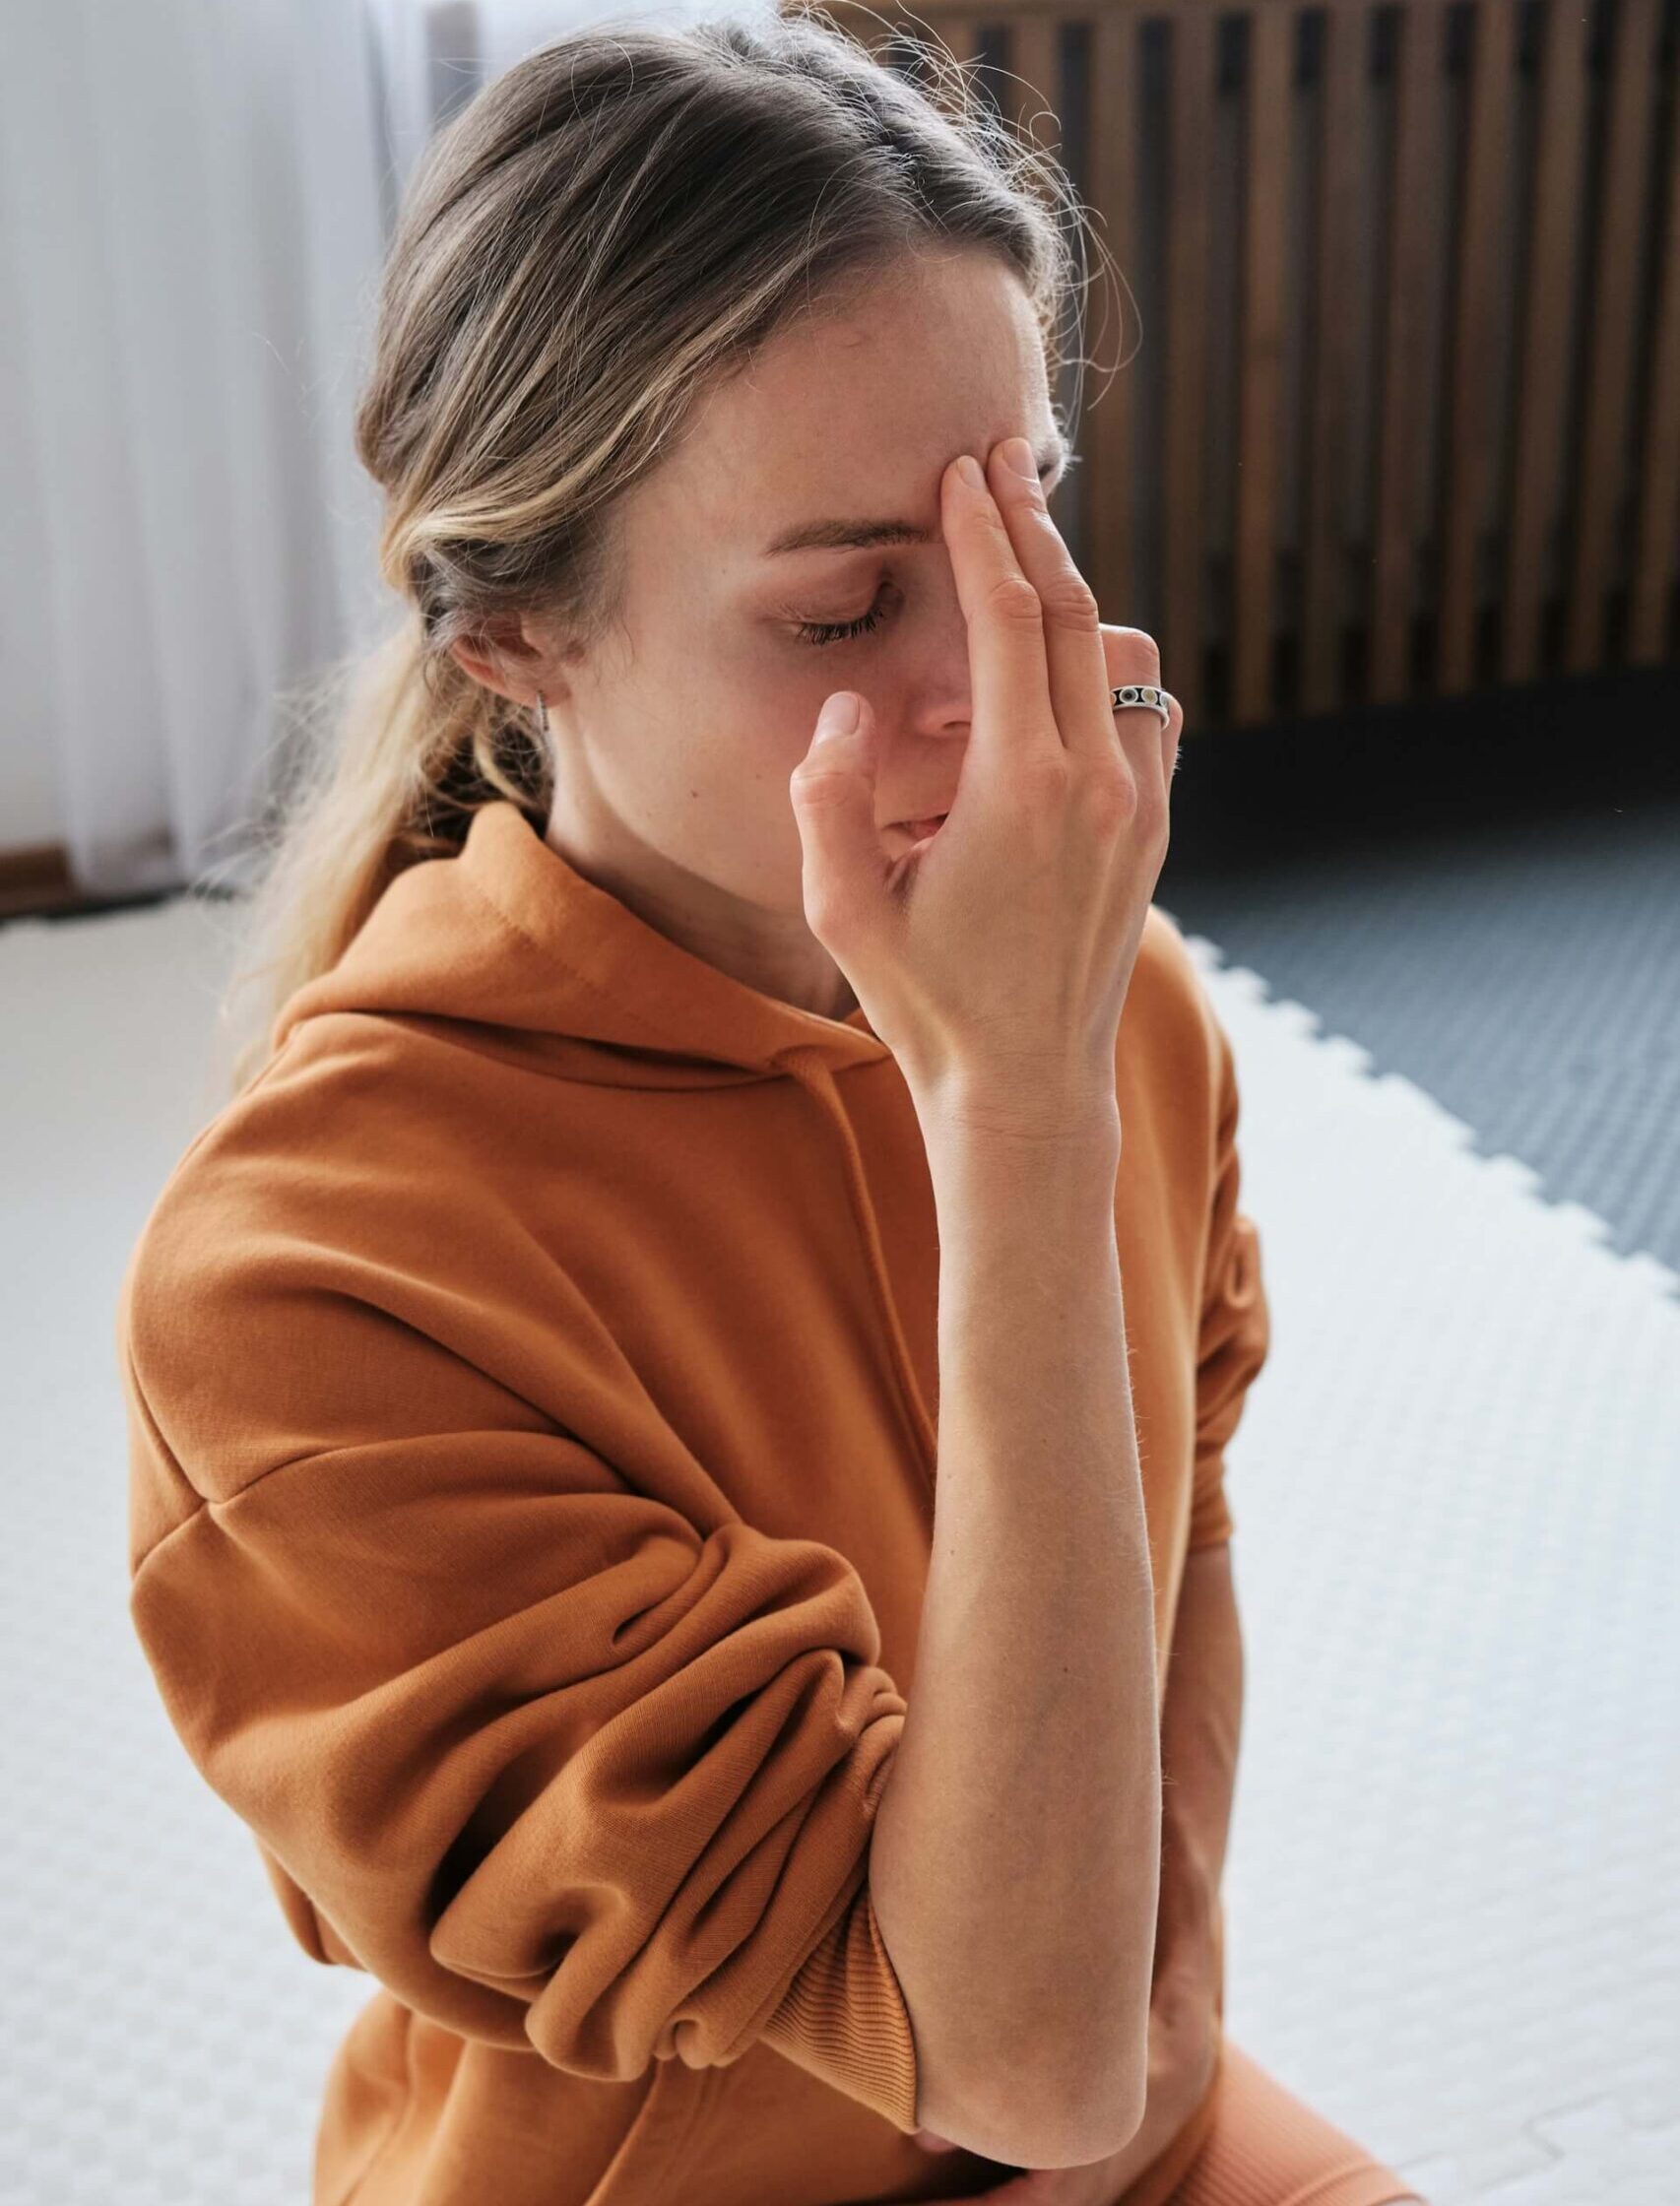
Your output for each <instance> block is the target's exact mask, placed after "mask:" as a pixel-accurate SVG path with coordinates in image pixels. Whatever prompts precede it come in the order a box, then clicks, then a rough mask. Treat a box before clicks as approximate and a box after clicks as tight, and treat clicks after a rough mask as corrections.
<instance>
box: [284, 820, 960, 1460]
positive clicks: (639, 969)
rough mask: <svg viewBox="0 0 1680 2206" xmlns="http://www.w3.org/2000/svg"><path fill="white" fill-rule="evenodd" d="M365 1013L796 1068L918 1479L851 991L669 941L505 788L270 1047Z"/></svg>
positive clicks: (924, 1423)
mask: <svg viewBox="0 0 1680 2206" xmlns="http://www.w3.org/2000/svg"><path fill="white" fill-rule="evenodd" d="M345 1011H351V1012H374V1013H378V1014H379V1015H381V1016H383V1017H386V1018H397V1019H405V1020H410V1021H413V1022H416V1023H417V1024H420V1023H424V1022H428V1021H439V1020H442V1021H447V1022H448V1023H449V1025H450V1027H451V1029H452V1030H453V1031H454V1032H455V1034H456V1035H457V1036H458V1037H460V1036H465V1037H467V1038H469V1039H471V1038H473V1037H475V1036H476V1038H477V1040H478V1043H479V1045H480V1046H482V1047H485V1048H487V1049H492V1050H495V1051H499V1052H500V1053H502V1054H504V1055H513V1056H517V1057H519V1058H522V1059H524V1060H525V1061H527V1062H529V1063H531V1064H533V1065H541V1066H542V1067H544V1068H545V1069H547V1070H549V1071H551V1072H553V1073H554V1074H556V1075H558V1076H560V1077H562V1078H565V1079H568V1080H582V1081H585V1082H587V1083H589V1084H590V1085H592V1086H607V1087H627V1088H643V1089H656V1088H702V1087H718V1086H738V1085H740V1084H742V1083H743V1082H748V1081H754V1080H773V1079H791V1080H796V1081H798V1083H799V1084H800V1086H801V1087H803V1088H804V1090H805V1091H806V1093H807V1094H808V1096H809V1097H810V1100H811V1104H812V1107H813V1108H814V1109H815V1110H817V1111H819V1112H821V1113H822V1115H823V1118H824V1120H825V1121H826V1123H827V1124H828V1126H829V1127H830V1129H831V1130H832V1133H833V1136H834V1140H835V1143H836V1145H837V1147H838V1149H839V1151H840V1155H841V1159H842V1162H843V1164H844V1166H845V1175H846V1187H847V1192H848V1196H849V1199H850V1201H851V1205H852V1212H853V1216H854V1218H855V1220H856V1223H857V1229H858V1234H859V1237H860V1240H861V1242H862V1245H863V1250H864V1255H865V1258H866V1261H867V1264H868V1267H869V1277H870V1282H871V1286H872V1290H873V1293H874V1297H875V1302H876V1306H877V1308H878V1310H879V1313H880V1319H881V1324H882V1326H883V1328H884V1330H885V1332H886V1337H887V1340H888V1342H889V1345H890V1348H891V1352H892V1358H893V1364H894V1369H895V1371H896V1374H897V1379H898V1384H899V1386H900V1388H901V1390H902V1392H903V1396H904V1402H905V1407H906V1410H907V1413H908V1415H909V1417H910V1419H911V1421H912V1424H913V1426H914V1428H915V1430H916V1432H917V1435H918V1438H919V1441H920V1444H921V1449H922V1453H923V1456H924V1459H925V1461H926V1465H927V1471H928V1476H929V1479H930V1482H931V1481H932V1478H933V1475H934V1465H935V1459H936V1455H937V1428H936V1424H935V1420H934V1417H933V1415H932V1414H931V1412H930V1410H929V1407H928V1403H927V1400H926V1399H925V1397H924V1395H923V1392H922V1389H921V1387H920V1385H919V1383H918V1380H917V1377H916V1371H915V1365H914V1361H913V1359H912V1356H911V1352H910V1348H909V1344H908V1342H907V1340H906V1337H905V1331H904V1326H903V1323H902V1321H901V1319H900V1315H899V1311H898V1308H897V1305H896V1303H895V1301H894V1298H893V1293H892V1287H891V1282H890V1279H889V1276H888V1270H887V1265H886V1259H885V1254H884V1251H883V1248H882V1242H881V1233H880V1225H879V1220H878V1218H877V1216H876V1212H875V1208H874V1204H873V1201H872V1198H871V1193H870V1186H869V1180H868V1177H867V1175H866V1172H865V1168H864V1160H863V1156H862V1153H861V1151H860V1147H859V1141H858V1136H857V1133H856V1131H855V1129H854V1127H853V1124H852V1121H851V1119H850V1117H849V1116H848V1115H847V1111H846V1107H845V1105H844V1103H843V1102H842V1100H841V1097H840V1091H839V1087H838V1084H837V1083H838V1077H839V1075H841V1074H843V1073H845V1072H847V1071H850V1070H851V1069H852V1068H854V1067H857V1066H866V1065H877V1064H880V1063H881V1062H883V1061H886V1062H891V1061H892V1052H891V1050H890V1049H889V1047H888V1046H887V1044H886V1043H885V1042H883V1041H882V1040H881V1039H880V1037H879V1036H878V1035H877V1034H876V1033H875V1032H874V1030H873V1028H872V1026H871V1025H870V1021H869V1015H868V1013H867V1012H866V1011H865V1010H864V1008H863V1006H861V1005H860V1006H858V1007H857V1008H856V1009H855V1010H853V1011H851V1012H850V1013H849V1014H848V1015H847V1016H846V1017H845V1018H844V1019H831V1018H825V1017H823V1016H822V1014H821V1013H820V1012H816V1011H808V1010H805V1009H802V1008H801V1007H800V1006H798V1005H794V1004H787V1003H784V1002H782V1001H781V1000H780V999H778V998H776V997H772V996H767V995H765V994H764V993H763V992H762V991H761V990H758V989H755V988H752V987H750V986H748V985H747V984H746V983H745V982H744V981H740V980H737V979H736V978H734V976H733V975H731V974H729V973H726V972H724V971H722V970H721V969H720V968H719V967H717V966H715V965H712V964H710V963H708V962H707V961H706V960H705V959H704V958H701V957H697V956H695V955H694V954H693V953H692V952H690V951H689V950H686V949H684V948H683V947H682V946H681V944H680V943H678V942H676V941H672V939H671V938H670V937H669V936H667V935H664V934H662V933H661V932H660V931H659V929H658V928H656V927H652V926H650V925H649V924H648V923H647V922H646V921H645V920H643V919H642V918H641V917H640V916H639V915H638V914H637V913H636V912H634V911H633V910H632V909H631V908H630V906H629V905H627V904H626V903H624V902H623V901H622V900H621V899H620V898H618V897H617V896H614V895H612V894H611V893H609V892H608V891H607V890H605V889H603V888H601V887H600V886H598V885H597V884H596V883H595V882H594V881H592V880H590V879H588V878H587V877H586V876H584V875H582V874H580V873H579V872H578V871H577V869H576V868H575V867H574V866H572V865H571V864H570V863H569V861H568V860H567V859H565V858H564V857H563V856H562V855H561V853H560V852H559V851H557V850H556V849H555V848H554V847H553V845H552V844H550V843H549V842H547V841H545V840H544V838H543V836H542V835H541V834H540V833H539V832H538V830H537V828H536V827H535V826H534V825H533V823H532V822H531V820H530V819H529V818H528V817H527V815H526V813H525V812H524V811H522V810H521V809H520V808H519V806H517V805H515V804H513V803H512V802H511V801H509V800H506V799H503V800H500V801H498V802H496V803H493V804H489V805H486V806H485V807H484V808H483V809H482V810H480V811H478V812H476V813H475V814H474V817H473V819H472V821H471V822H470V824H469V827H468V831H467V835H466V838H465V840H464V843H463V846H462V848H461V851H460V853H459V855H458V856H456V857H451V858H441V859H428V860H422V861H421V862H420V863H419V864H417V865H414V866H411V867H409V868H407V869H406V870H405V871H404V872H403V873H401V874H399V875H397V876H396V877H395V878H394V879H393V880H392V881H391V883H390V884H389V886H388V887H387V888H386V889H385V891H384V893H383V895H382V896H381V897H380V899H379V901H378V902H377V904H376V905H375V906H374V908H373V910H372V911H371V912H370V913H369V914H368V917H367V919H366V921H365V922H364V923H363V925H362V927H361V928H360V930H359V932H358V933H357V934H356V936H355V939H354V940H353V941H351V943H350V944H349V946H348V947H347V948H346V950H345V952H344V954H343V955H342V956H341V957H340V959H339V960H338V962H337V964H336V965H334V966H333V967H332V969H331V970H330V971H328V972H326V973H323V974H321V975H320V976H319V977H318V978H317V979H315V980H313V981H311V982H309V983H307V984H306V985H305V986H304V987H302V988H300V989H298V990H296V991H295V992H294V993H293V994H292V995H291V997H290V998H289V999H288V1001H287V1003H286V1004H285V1006H283V1007H282V1010H281V1012H280V1015H279V1017H278V1018H277V1019H276V1021H275V1025H274V1029H273V1042H274V1047H275V1049H276V1050H277V1051H278V1050H279V1049H280V1048H281V1047H282V1046H283V1045H284V1044H285V1043H286V1041H287V1040H288V1039H289V1038H290V1037H291V1034H292V1033H293V1031H294V1030H295V1029H296V1028H297V1027H298V1026H299V1025H301V1024H302V1022H303V1021H304V1020H306V1019H311V1018H320V1017H323V1016H326V1015H329V1014H331V1013H334V1012H345Z"/></svg>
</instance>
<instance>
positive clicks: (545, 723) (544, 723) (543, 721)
mask: <svg viewBox="0 0 1680 2206" xmlns="http://www.w3.org/2000/svg"><path fill="white" fill-rule="evenodd" d="M537 713H538V725H539V726H540V727H541V728H542V731H543V733H544V735H547V734H548V733H549V704H548V699H547V698H546V697H545V696H544V694H543V692H542V690H541V689H539V690H538V692H537Z"/></svg>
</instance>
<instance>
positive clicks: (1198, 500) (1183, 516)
mask: <svg viewBox="0 0 1680 2206" xmlns="http://www.w3.org/2000/svg"><path fill="white" fill-rule="evenodd" d="M1171 22H1172V62H1171V69H1172V88H1171V93H1170V96H1169V109H1170V117H1171V119H1170V123H1169V140H1170V143H1169V148H1168V155H1167V190H1166V223H1167V361H1166V367H1167V377H1166V383H1167V388H1166V407H1165V412H1166V432H1165V445H1166V454H1165V467H1164V470H1163V475H1164V482H1163V491H1164V498H1165V515H1164V520H1163V528H1162V534H1163V538H1164V551H1163V558H1162V565H1163V569H1164V574H1163V599H1164V606H1165V610H1164V615H1163V618H1162V622H1161V631H1162V632H1161V634H1160V636H1159V637H1158V638H1157V641H1158V642H1159V644H1160V647H1161V679H1162V681H1164V682H1165V683H1166V685H1167V687H1168V688H1169V689H1170V690H1172V692H1173V694H1174V695H1175V696H1176V697H1177V698H1178V699H1179V701H1180V703H1181V704H1182V705H1183V707H1184V713H1185V719H1186V722H1187V723H1188V722H1189V721H1191V720H1192V719H1194V718H1195V716H1196V715H1197V714H1198V713H1199V711H1200V709H1201V700H1202V692H1203V683H1202V679H1201V644H1202V637H1201V588H1202V566H1203V560H1204V557H1205V551H1206V529H1205V525H1204V520H1203V503H1204V496H1205V487H1204V481H1203V470H1202V459H1203V452H1204V449H1205V446H1206V441H1207V422H1206V391H1207V305H1208V296H1207V292H1208V252H1209V242H1210V230H1211V222H1212V198H1211V186H1210V182H1209V177H1208V160H1207V149H1208V147H1209V145H1210V144H1211V143H1212V139H1213V27H1214V18H1213V12H1212V8H1211V7H1210V6H1204V5H1202V4H1201V0H1181V4H1180V5H1179V6H1178V7H1177V8H1176V9H1175V11H1174V13H1173V16H1172V18H1171Z"/></svg>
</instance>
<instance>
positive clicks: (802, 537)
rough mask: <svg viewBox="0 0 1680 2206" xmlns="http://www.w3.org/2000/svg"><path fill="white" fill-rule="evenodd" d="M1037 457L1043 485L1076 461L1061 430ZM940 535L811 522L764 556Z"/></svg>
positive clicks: (774, 541)
mask: <svg viewBox="0 0 1680 2206" xmlns="http://www.w3.org/2000/svg"><path fill="white" fill-rule="evenodd" d="M1033 456H1034V458H1035V459H1036V460H1037V461H1038V474H1039V481H1040V482H1041V483H1042V482H1043V480H1044V478H1045V477H1046V476H1047V475H1049V474H1050V473H1051V472H1052V470H1053V469H1055V468H1058V467H1063V466H1066V463H1067V461H1068V460H1069V459H1070V458H1071V457H1072V450H1071V447H1070V446H1069V444H1068V442H1067V439H1066V437H1065V436H1064V435H1063V433H1062V431H1061V430H1060V429H1057V430H1056V431H1055V433H1054V435H1053V437H1052V439H1051V442H1050V443H1049V444H1048V445H1041V446H1040V447H1039V449H1038V450H1037V452H1035V454H1034V455H1033ZM936 533H937V532H935V531H934V530H931V529H919V528H917V526H916V524H915V523H914V522H913V521H807V522H805V523H803V524H802V525H801V526H800V527H798V528H793V529H784V530H783V532H782V534H781V535H780V536H776V537H772V538H771V539H770V542H769V543H768V544H767V545H765V547H764V552H763V555H764V557H765V558H767V559H768V558H774V557H776V556H777V555H778V554H779V553H781V552H783V551H868V550H871V549H872V548H873V547H875V546H878V545H883V544H932V543H933V542H934V540H935V535H936Z"/></svg>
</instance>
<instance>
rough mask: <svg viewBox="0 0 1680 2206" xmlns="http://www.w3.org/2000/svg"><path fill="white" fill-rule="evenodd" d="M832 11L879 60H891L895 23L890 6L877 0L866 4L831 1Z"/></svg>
mask: <svg viewBox="0 0 1680 2206" xmlns="http://www.w3.org/2000/svg"><path fill="white" fill-rule="evenodd" d="M829 13H830V14H831V15H832V16H833V18H834V20H835V22H836V23H837V24H838V25H839V27H840V29H841V30H842V31H844V32H846V33H847V34H848V36H850V37H853V38H855V39H856V40H857V41H858V43H859V45H861V46H862V47H863V48H864V50H865V51H866V52H867V53H871V54H872V55H873V56H874V58H875V59H876V60H877V61H880V62H886V61H890V60H891V58H892V41H893V37H894V35H895V32H896V22H895V19H894V17H893V14H892V11H891V9H890V8H887V7H884V6H880V5H878V4H876V0H870V4H869V5H867V6H863V7H854V6H851V5H849V4H848V0H832V4H831V6H830V8H829Z"/></svg>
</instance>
